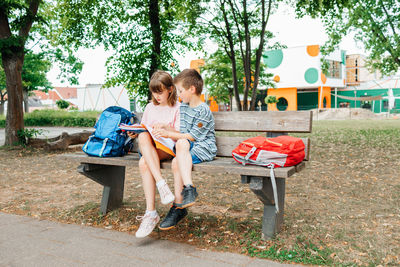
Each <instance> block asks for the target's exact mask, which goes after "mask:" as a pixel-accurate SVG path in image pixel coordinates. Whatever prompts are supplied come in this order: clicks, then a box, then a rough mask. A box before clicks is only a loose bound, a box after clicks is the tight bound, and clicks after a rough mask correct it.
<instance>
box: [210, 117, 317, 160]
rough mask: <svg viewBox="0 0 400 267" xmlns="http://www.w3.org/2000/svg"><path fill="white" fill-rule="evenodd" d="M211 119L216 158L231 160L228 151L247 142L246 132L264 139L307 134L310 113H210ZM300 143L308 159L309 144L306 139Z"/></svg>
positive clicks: (310, 125) (310, 121) (247, 135)
mask: <svg viewBox="0 0 400 267" xmlns="http://www.w3.org/2000/svg"><path fill="white" fill-rule="evenodd" d="M213 115H214V120H215V131H216V134H217V148H218V152H217V155H218V156H220V157H221V156H222V157H230V156H232V150H233V149H234V148H235V147H236V146H238V145H239V144H240V142H242V141H243V140H245V139H248V138H249V134H246V133H248V132H256V133H260V134H259V135H264V136H265V135H267V133H273V135H272V136H278V135H282V134H288V133H310V132H311V129H312V112H311V111H268V112H266V111H236V112H235V111H233V112H214V113H213ZM224 132H230V133H229V134H228V133H224ZM269 136H271V134H269ZM303 141H304V143H305V145H306V159H308V158H309V150H310V148H309V145H310V142H309V139H308V138H303Z"/></svg>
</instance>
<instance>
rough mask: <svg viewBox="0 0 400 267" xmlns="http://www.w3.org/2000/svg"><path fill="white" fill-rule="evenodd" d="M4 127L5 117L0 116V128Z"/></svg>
mask: <svg viewBox="0 0 400 267" xmlns="http://www.w3.org/2000/svg"><path fill="white" fill-rule="evenodd" d="M5 127H6V116H4V115H0V128H5Z"/></svg>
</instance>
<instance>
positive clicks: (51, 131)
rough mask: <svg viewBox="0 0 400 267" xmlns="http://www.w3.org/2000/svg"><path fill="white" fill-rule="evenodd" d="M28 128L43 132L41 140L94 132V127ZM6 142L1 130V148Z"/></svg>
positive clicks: (2, 129) (0, 129) (3, 132)
mask: <svg viewBox="0 0 400 267" xmlns="http://www.w3.org/2000/svg"><path fill="white" fill-rule="evenodd" d="M26 128H34V129H38V130H43V133H42V134H41V135H40V136H38V137H39V138H45V137H47V138H51V137H56V136H59V135H60V134H61V133H62V132H67V133H69V134H73V133H78V132H81V131H83V130H87V131H93V130H94V128H92V127H90V128H89V127H26ZM4 140H5V129H4V128H0V146H3V145H4Z"/></svg>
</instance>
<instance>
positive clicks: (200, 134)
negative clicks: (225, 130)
mask: <svg viewBox="0 0 400 267" xmlns="http://www.w3.org/2000/svg"><path fill="white" fill-rule="evenodd" d="M174 84H175V86H176V89H177V91H178V95H179V97H180V98H181V100H182V104H181V106H180V132H179V133H178V132H167V133H165V132H164V134H163V135H165V134H166V135H167V137H169V138H172V139H175V140H177V142H176V145H175V149H176V157H175V158H174V159H173V160H172V172H173V174H174V187H175V202H174V203H173V205H172V207H171V209H170V210H169V212H168V214H167V216H166V217H165V218H164V220H163V221H162V222H161V223H160V226H159V228H160V229H161V230H168V229H171V228H174V227H175V226H176V224H177V223H178V222H179V221H180V220H182V219H183V218H184V217H185V216H186V215H187V210H186V208H187V207H190V206H192V205H193V204H194V203H195V201H196V197H197V195H198V194H197V190H196V188H195V187H194V186H193V182H192V164H198V163H201V162H204V161H210V160H213V159H214V157H215V156H216V153H217V146H216V143H215V131H214V117H213V115H212V113H211V111H210V108H209V107H208V106H207V105H206V104H205V103H204V102H203V101H202V100H201V98H200V96H201V92H202V90H203V79H202V78H201V76H200V74H199V73H198V72H197V71H196V70H194V69H185V70H183V71H182V72H181V73H179V74H178V75H177V76H176V77H175V78H174Z"/></svg>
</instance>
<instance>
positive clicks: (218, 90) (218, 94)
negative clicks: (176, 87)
mask: <svg viewBox="0 0 400 267" xmlns="http://www.w3.org/2000/svg"><path fill="white" fill-rule="evenodd" d="M254 55H255V53H253V56H254ZM251 63H252V64H253V65H255V58H254V57H253V59H252V62H251ZM260 69H261V72H260V81H259V83H260V85H261V86H268V87H273V86H274V85H273V84H272V83H271V81H270V80H269V79H270V78H271V77H272V75H271V74H268V73H266V72H265V65H263V64H261V67H260ZM236 70H237V84H238V90H239V93H241V94H242V93H243V91H244V85H245V83H244V80H245V73H244V68H243V61H242V60H241V59H240V56H239V55H237V67H236ZM201 71H202V73H203V76H204V82H205V85H206V86H207V90H208V93H209V95H210V96H212V97H214V99H215V100H216V101H217V103H230V102H231V99H232V97H233V95H234V91H233V76H232V64H231V60H230V59H229V57H228V56H227V54H226V53H225V52H224V51H223V50H221V49H218V50H217V51H216V52H215V53H213V54H211V55H209V56H208V57H207V58H206V59H205V65H204V66H203V67H201ZM203 71H204V72H203Z"/></svg>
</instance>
